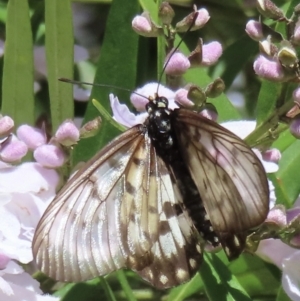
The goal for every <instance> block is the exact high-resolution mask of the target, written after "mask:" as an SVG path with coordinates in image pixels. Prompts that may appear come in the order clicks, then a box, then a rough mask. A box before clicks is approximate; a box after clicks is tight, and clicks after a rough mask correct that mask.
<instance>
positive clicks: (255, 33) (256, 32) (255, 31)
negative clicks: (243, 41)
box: [245, 20, 264, 41]
mask: <svg viewBox="0 0 300 301" xmlns="http://www.w3.org/2000/svg"><path fill="white" fill-rule="evenodd" d="M245 30H246V33H247V34H248V36H249V37H250V38H251V39H252V40H254V41H261V40H262V39H263V38H264V35H263V29H262V24H261V22H257V21H254V20H250V21H248V23H247V24H246V29H245Z"/></svg>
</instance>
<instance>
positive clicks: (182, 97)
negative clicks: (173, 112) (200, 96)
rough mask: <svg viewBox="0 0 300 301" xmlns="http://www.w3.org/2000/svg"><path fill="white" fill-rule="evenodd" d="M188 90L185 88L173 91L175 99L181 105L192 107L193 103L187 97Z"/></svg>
mask: <svg viewBox="0 0 300 301" xmlns="http://www.w3.org/2000/svg"><path fill="white" fill-rule="evenodd" d="M188 92H189V91H188V90H186V89H183V88H181V89H179V90H177V91H176V92H175V101H176V102H177V103H179V104H180V105H182V106H183V107H186V108H188V107H193V106H194V103H193V102H192V101H191V100H189V99H188V97H187V96H188Z"/></svg>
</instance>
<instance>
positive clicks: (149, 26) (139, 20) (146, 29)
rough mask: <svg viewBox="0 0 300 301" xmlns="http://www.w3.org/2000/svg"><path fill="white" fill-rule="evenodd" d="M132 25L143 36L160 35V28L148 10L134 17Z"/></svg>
mask: <svg viewBox="0 0 300 301" xmlns="http://www.w3.org/2000/svg"><path fill="white" fill-rule="evenodd" d="M131 26H132V28H133V30H134V31H135V32H136V33H138V34H139V35H141V36H144V37H158V36H159V28H158V27H157V26H155V24H154V23H153V22H152V21H151V18H150V15H149V13H147V12H144V13H143V14H142V15H141V16H136V17H134V18H133V20H132V23H131Z"/></svg>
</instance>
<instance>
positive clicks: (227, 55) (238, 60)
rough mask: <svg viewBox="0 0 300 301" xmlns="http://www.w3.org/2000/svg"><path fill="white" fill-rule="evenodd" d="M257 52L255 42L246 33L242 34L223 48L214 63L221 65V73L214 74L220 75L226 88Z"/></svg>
mask: <svg viewBox="0 0 300 301" xmlns="http://www.w3.org/2000/svg"><path fill="white" fill-rule="evenodd" d="M257 52H258V45H257V43H256V42H254V41H253V40H251V39H250V38H249V37H248V36H247V35H244V36H242V37H241V38H240V39H238V40H237V41H235V42H234V43H233V44H231V45H230V46H229V47H227V48H226V49H225V50H224V52H223V54H222V56H221V58H220V60H219V61H218V64H217V65H216V66H217V67H218V66H219V65H221V66H222V70H223V71H222V73H221V74H218V75H216V74H214V75H215V76H219V77H221V78H222V79H223V81H224V83H225V86H226V89H228V88H229V87H230V86H231V84H232V82H233V80H234V79H235V78H236V76H237V75H238V73H239V72H240V71H241V70H242V69H243V67H244V66H245V65H246V63H247V62H248V61H249V59H251V58H253V56H254V55H255V53H257Z"/></svg>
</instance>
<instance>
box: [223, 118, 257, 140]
mask: <svg viewBox="0 0 300 301" xmlns="http://www.w3.org/2000/svg"><path fill="white" fill-rule="evenodd" d="M221 125H222V126H223V127H224V128H226V129H227V130H229V131H231V132H233V133H234V134H236V135H237V136H239V137H240V138H242V139H244V138H246V137H247V136H248V135H249V134H251V133H252V132H253V131H254V130H255V127H256V122H255V121H249V120H241V121H227V122H223V123H222V124H221Z"/></svg>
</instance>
